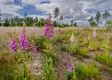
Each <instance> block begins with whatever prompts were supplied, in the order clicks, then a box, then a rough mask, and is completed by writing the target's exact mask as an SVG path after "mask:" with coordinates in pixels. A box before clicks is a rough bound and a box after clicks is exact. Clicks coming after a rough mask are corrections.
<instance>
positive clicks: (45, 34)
mask: <svg viewBox="0 0 112 80" xmlns="http://www.w3.org/2000/svg"><path fill="white" fill-rule="evenodd" d="M48 31H49V29H48V25H47V23H46V24H45V26H44V36H48Z"/></svg>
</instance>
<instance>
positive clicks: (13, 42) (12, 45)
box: [10, 38, 17, 52]
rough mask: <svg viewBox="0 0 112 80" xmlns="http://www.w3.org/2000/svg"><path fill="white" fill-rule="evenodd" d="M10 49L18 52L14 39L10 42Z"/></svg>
mask: <svg viewBox="0 0 112 80" xmlns="http://www.w3.org/2000/svg"><path fill="white" fill-rule="evenodd" d="M10 48H11V49H12V51H13V52H16V50H17V47H16V41H15V40H14V38H12V40H11V42H10Z"/></svg>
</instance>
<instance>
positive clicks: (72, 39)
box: [70, 33, 75, 44]
mask: <svg viewBox="0 0 112 80" xmlns="http://www.w3.org/2000/svg"><path fill="white" fill-rule="evenodd" d="M74 41H75V40H74V34H73V33H72V35H71V37H70V42H71V44H72V43H73V42H74Z"/></svg>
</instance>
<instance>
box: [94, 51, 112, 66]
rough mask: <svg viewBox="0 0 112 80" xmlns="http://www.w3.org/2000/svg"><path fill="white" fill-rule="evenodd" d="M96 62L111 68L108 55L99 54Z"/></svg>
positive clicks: (110, 58) (110, 59)
mask: <svg viewBox="0 0 112 80" xmlns="http://www.w3.org/2000/svg"><path fill="white" fill-rule="evenodd" d="M96 60H98V61H99V62H101V63H103V64H106V65H109V66H112V56H111V55H109V54H108V53H103V54H100V55H99V56H97V57H96Z"/></svg>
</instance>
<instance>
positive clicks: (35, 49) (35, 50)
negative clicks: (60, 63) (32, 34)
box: [33, 46, 37, 54]
mask: <svg viewBox="0 0 112 80" xmlns="http://www.w3.org/2000/svg"><path fill="white" fill-rule="evenodd" d="M33 52H34V54H36V53H37V48H36V46H34V47H33Z"/></svg>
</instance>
